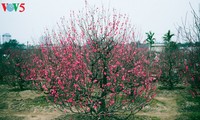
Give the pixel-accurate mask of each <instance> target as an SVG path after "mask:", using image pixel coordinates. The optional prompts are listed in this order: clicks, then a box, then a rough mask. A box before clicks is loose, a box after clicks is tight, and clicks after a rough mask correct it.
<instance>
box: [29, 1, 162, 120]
mask: <svg viewBox="0 0 200 120" xmlns="http://www.w3.org/2000/svg"><path fill="white" fill-rule="evenodd" d="M88 6H89V5H88V4H87V3H86V7H85V9H83V10H82V11H79V12H78V13H77V14H76V13H75V12H71V14H70V19H69V20H68V21H66V20H65V18H64V17H63V18H62V20H61V24H59V25H58V26H59V29H58V30H57V32H56V31H53V32H48V30H47V32H46V37H45V41H46V42H44V43H43V44H41V45H40V47H39V48H38V50H39V51H40V52H39V53H37V54H35V55H33V56H32V57H33V61H32V65H31V66H30V67H29V71H28V73H29V74H28V75H27V79H29V80H33V82H34V85H35V86H37V87H38V88H41V89H42V90H44V91H45V92H46V93H48V98H49V99H48V100H49V101H52V102H54V103H55V104H56V105H58V106H59V108H61V109H62V110H63V111H65V112H73V113H80V114H85V115H89V116H93V118H94V119H102V120H103V119H105V117H113V118H115V119H118V118H117V117H119V115H118V114H120V115H121V114H123V117H124V118H123V119H126V118H128V117H129V116H130V115H133V114H135V113H136V112H138V111H139V110H140V109H141V108H143V107H144V106H145V105H146V104H147V103H148V102H150V101H151V100H152V99H153V98H154V96H155V95H156V93H155V90H156V83H157V80H158V78H159V77H160V74H161V71H160V68H159V66H158V61H154V60H152V61H151V62H152V63H151V64H150V60H149V59H148V55H147V53H148V51H147V50H146V49H143V48H137V47H136V44H135V32H134V30H135V29H134V27H133V26H132V25H131V22H130V20H129V18H128V16H127V15H126V14H120V13H117V12H116V11H115V10H113V11H110V10H106V9H105V8H103V7H102V8H98V7H94V8H91V9H90V8H89V7H88ZM149 65H151V66H150V67H149Z"/></svg>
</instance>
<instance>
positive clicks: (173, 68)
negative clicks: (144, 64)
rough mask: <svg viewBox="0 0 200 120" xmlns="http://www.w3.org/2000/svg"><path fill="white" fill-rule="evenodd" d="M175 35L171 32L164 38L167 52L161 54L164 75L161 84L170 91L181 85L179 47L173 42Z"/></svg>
mask: <svg viewBox="0 0 200 120" xmlns="http://www.w3.org/2000/svg"><path fill="white" fill-rule="evenodd" d="M173 36H174V34H172V33H171V31H170V30H169V31H168V32H167V33H166V34H164V36H163V40H164V44H165V50H164V51H163V52H162V53H161V64H162V66H163V67H162V75H161V82H162V84H163V85H164V86H166V87H167V88H168V89H174V87H175V86H176V84H178V83H179V74H178V71H179V70H178V68H179V67H178V65H179V64H178V63H179V57H180V56H179V55H180V54H178V52H179V50H178V45H177V43H176V42H174V41H172V37H173Z"/></svg>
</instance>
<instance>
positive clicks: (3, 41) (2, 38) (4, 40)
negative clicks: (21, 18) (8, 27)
mask: <svg viewBox="0 0 200 120" xmlns="http://www.w3.org/2000/svg"><path fill="white" fill-rule="evenodd" d="M10 39H12V36H11V35H10V34H9V33H5V34H3V35H2V37H1V39H0V40H1V42H0V43H1V44H3V43H5V42H8V41H9V40H10Z"/></svg>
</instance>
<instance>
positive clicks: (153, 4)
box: [0, 0, 200, 43]
mask: <svg viewBox="0 0 200 120" xmlns="http://www.w3.org/2000/svg"><path fill="white" fill-rule="evenodd" d="M22 2H24V3H25V9H26V10H25V12H23V13H19V12H3V8H2V6H1V5H0V35H2V34H4V33H10V34H11V35H12V38H15V39H17V40H18V41H19V42H20V43H26V42H27V41H29V43H32V40H34V41H36V42H37V40H38V39H39V37H40V36H41V35H43V33H44V30H45V27H47V28H49V29H52V28H54V27H56V23H57V22H58V23H59V22H60V17H62V16H66V17H68V16H69V12H70V10H75V11H76V10H80V9H81V8H83V7H84V0H0V3H22ZM88 3H89V4H90V6H92V5H97V6H101V5H102V4H103V5H104V6H105V7H110V8H115V9H117V10H118V11H120V12H121V13H126V14H128V15H129V16H130V18H131V21H132V24H133V25H135V26H136V29H137V31H136V32H139V33H141V35H142V38H141V39H142V41H143V40H144V39H145V37H146V36H145V32H148V31H150V30H151V31H153V32H155V38H156V39H157V41H161V38H162V37H161V36H162V35H163V34H164V33H166V32H167V30H169V29H170V30H172V31H173V32H174V33H175V34H176V32H177V31H176V25H181V21H182V19H185V16H186V14H187V13H188V21H191V18H192V17H191V15H190V13H191V7H190V5H189V3H191V5H192V6H193V8H194V9H195V10H198V6H199V3H200V1H199V0H88Z"/></svg>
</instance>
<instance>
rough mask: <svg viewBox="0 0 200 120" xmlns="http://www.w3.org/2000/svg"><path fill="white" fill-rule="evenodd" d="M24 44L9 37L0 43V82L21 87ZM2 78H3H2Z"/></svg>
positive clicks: (24, 55) (22, 81)
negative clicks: (0, 44)
mask: <svg viewBox="0 0 200 120" xmlns="http://www.w3.org/2000/svg"><path fill="white" fill-rule="evenodd" d="M26 56H27V54H25V45H24V44H20V43H19V42H18V41H17V40H15V39H11V40H9V41H8V42H5V43H4V44H2V46H1V49H0V66H1V67H0V76H1V82H6V83H8V84H12V85H17V86H19V87H20V89H21V90H22V89H23V84H24V79H22V76H21V72H22V65H23V62H24V61H25V57H26ZM3 79H4V80H3Z"/></svg>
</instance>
